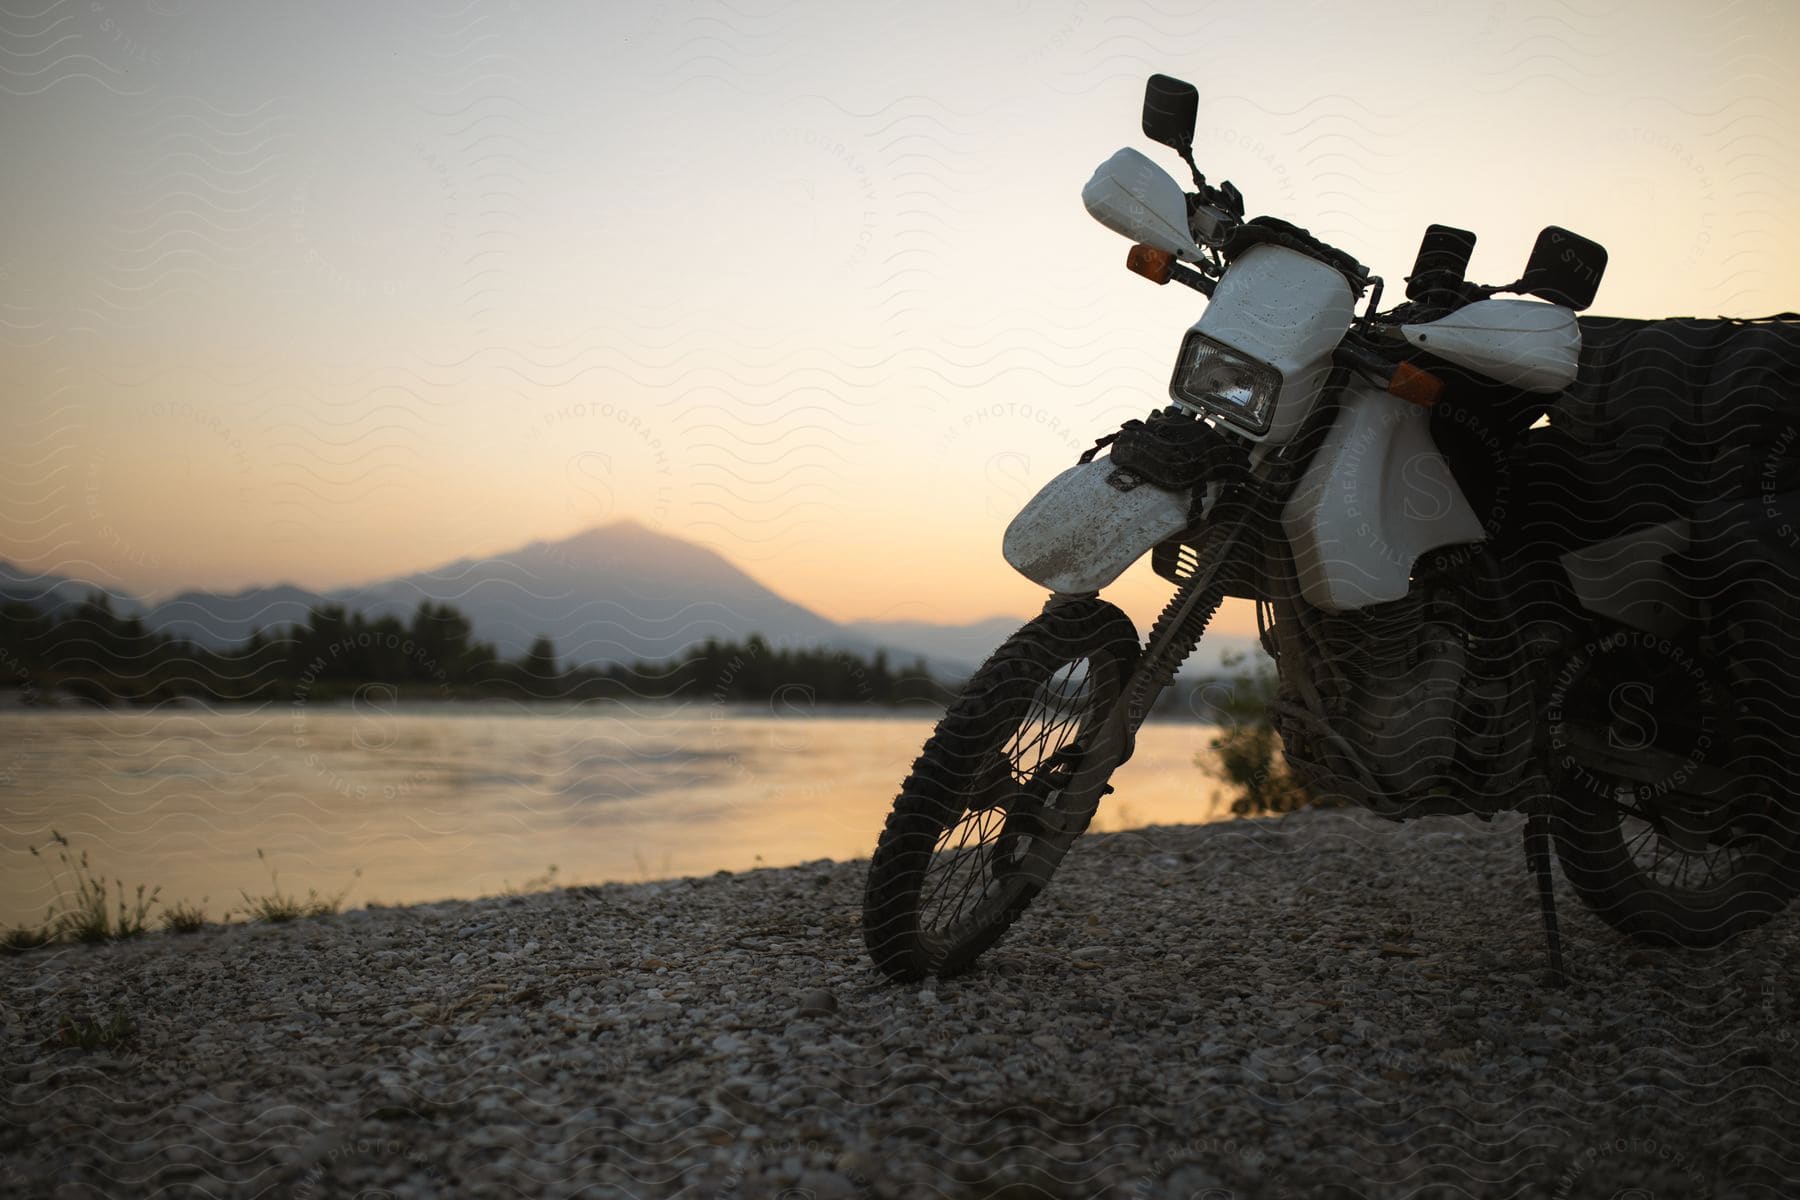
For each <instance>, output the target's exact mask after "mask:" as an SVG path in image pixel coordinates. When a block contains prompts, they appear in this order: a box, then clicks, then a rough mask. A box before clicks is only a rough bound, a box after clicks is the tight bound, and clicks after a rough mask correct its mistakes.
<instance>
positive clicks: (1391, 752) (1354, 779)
mask: <svg viewBox="0 0 1800 1200" xmlns="http://www.w3.org/2000/svg"><path fill="white" fill-rule="evenodd" d="M1483 607H1486V606H1483V605H1481V604H1478V603H1477V602H1476V601H1475V598H1474V596H1473V595H1472V594H1471V592H1470V591H1469V590H1467V589H1466V588H1465V587H1464V586H1463V585H1462V584H1461V583H1460V582H1458V581H1456V580H1454V579H1452V578H1441V579H1440V580H1438V581H1437V582H1435V583H1428V582H1424V581H1420V580H1417V579H1415V582H1414V588H1413V591H1412V592H1411V593H1410V594H1409V595H1407V596H1406V597H1405V598H1404V599H1401V600H1396V601H1394V602H1392V603H1389V604H1381V605H1375V606H1373V607H1371V608H1367V609H1362V610H1359V611H1354V612H1345V613H1326V612H1323V611H1321V610H1318V609H1315V608H1311V607H1310V606H1300V607H1298V608H1295V609H1290V610H1289V611H1288V612H1287V613H1285V614H1284V619H1283V620H1280V621H1278V622H1277V623H1276V625H1275V628H1274V629H1273V630H1271V632H1272V633H1274V634H1275V635H1276V637H1275V641H1276V644H1277V646H1278V647H1279V649H1280V651H1281V666H1282V671H1281V675H1282V688H1281V691H1280V693H1279V695H1278V699H1277V702H1276V704H1275V706H1274V713H1273V715H1274V719H1275V725H1276V728H1277V729H1278V730H1279V731H1280V733H1281V735H1282V741H1283V743H1284V745H1285V746H1286V750H1287V759H1288V763H1289V766H1290V767H1291V768H1292V769H1293V770H1294V771H1295V772H1296V774H1297V775H1299V776H1300V778H1301V779H1302V781H1303V782H1304V783H1305V784H1306V785H1307V786H1308V787H1309V788H1310V789H1312V790H1313V791H1314V792H1315V793H1317V794H1320V795H1333V796H1343V797H1346V798H1348V799H1352V800H1354V801H1355V802H1357V803H1359V804H1363V805H1365V806H1367V807H1369V808H1371V809H1373V810H1375V811H1377V812H1380V813H1381V814H1383V815H1384V816H1389V817H1394V818H1404V817H1414V816H1424V815H1426V814H1428V813H1436V812H1455V813H1467V812H1471V811H1474V812H1479V813H1480V814H1481V815H1483V816H1491V815H1493V813H1494V812H1497V811H1499V810H1500V809H1501V808H1503V807H1506V805H1505V803H1504V802H1503V801H1504V800H1505V799H1506V797H1507V796H1509V795H1510V794H1511V793H1512V791H1513V789H1514V788H1516V787H1517V786H1518V784H1519V783H1520V782H1522V780H1523V777H1524V773H1525V771H1526V769H1527V766H1528V764H1529V763H1530V761H1531V739H1530V721H1531V711H1530V706H1529V699H1528V696H1529V693H1528V690H1527V689H1524V688H1519V687H1515V678H1514V676H1515V674H1516V672H1517V671H1518V670H1519V667H1520V663H1519V656H1518V655H1517V654H1516V653H1512V652H1511V650H1510V647H1511V642H1510V640H1509V638H1508V637H1507V636H1506V634H1507V631H1506V630H1505V629H1504V628H1495V621H1494V615H1495V614H1494V613H1493V612H1492V611H1491V609H1490V610H1489V611H1486V612H1482V611H1478V610H1480V609H1482V608H1483ZM1296 652H1298V653H1300V654H1301V655H1302V656H1303V659H1304V661H1303V662H1299V663H1295V662H1292V661H1290V659H1289V657H1288V656H1289V655H1290V654H1293V653H1296Z"/></svg>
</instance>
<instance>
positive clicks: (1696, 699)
mask: <svg viewBox="0 0 1800 1200" xmlns="http://www.w3.org/2000/svg"><path fill="white" fill-rule="evenodd" d="M1773 599H1774V597H1773V596H1772V595H1771V594H1770V592H1769V590H1768V588H1767V587H1762V588H1758V587H1750V588H1747V589H1745V590H1744V591H1743V592H1741V593H1740V594H1739V595H1738V596H1737V597H1736V598H1735V599H1733V600H1732V601H1731V602H1730V603H1729V604H1728V605H1726V606H1724V607H1725V608H1727V609H1728V610H1729V611H1728V612H1724V613H1722V614H1721V615H1722V616H1726V617H1729V619H1728V620H1720V621H1716V622H1714V627H1715V628H1716V629H1718V630H1720V631H1721V632H1720V633H1719V634H1718V635H1717V636H1714V637H1711V638H1708V639H1706V640H1704V641H1700V642H1696V643H1694V644H1693V645H1691V646H1682V645H1680V644H1678V643H1673V642H1671V641H1669V640H1668V639H1661V638H1655V637H1652V636H1650V635H1646V634H1638V633H1635V632H1631V631H1622V632H1618V633H1615V634H1614V635H1612V637H1611V639H1610V641H1609V640H1608V639H1600V641H1599V642H1597V643H1596V644H1594V645H1592V646H1590V647H1588V648H1587V653H1586V655H1585V657H1582V658H1580V659H1579V660H1578V661H1577V663H1576V669H1575V670H1574V671H1572V672H1570V678H1569V679H1568V680H1567V683H1568V687H1567V690H1566V692H1565V693H1564V694H1563V695H1562V696H1561V697H1560V701H1561V709H1560V711H1553V714H1552V728H1553V730H1555V732H1554V733H1553V740H1555V741H1556V742H1557V743H1558V746H1557V752H1556V753H1555V754H1553V759H1554V760H1555V761H1553V763H1552V768H1553V772H1554V776H1555V779H1556V783H1557V790H1558V799H1559V812H1558V815H1557V820H1556V821H1555V822H1554V824H1553V828H1554V830H1555V833H1556V850H1557V856H1558V858H1559V859H1560V861H1561V863H1562V868H1563V874H1564V875H1565V876H1566V877H1567V878H1568V880H1569V883H1570V885H1571V886H1572V887H1573V888H1574V889H1575V892H1576V894H1577V895H1579V896H1580V897H1581V899H1582V901H1583V902H1584V903H1586V904H1587V905H1588V907H1590V908H1592V909H1593V910H1594V912H1595V913H1596V914H1598V915H1599V916H1600V917H1601V919H1603V920H1604V921H1606V922H1607V923H1608V924H1609V925H1611V926H1613V927H1614V928H1615V929H1618V930H1619V931H1620V932H1622V933H1625V934H1628V935H1629V936H1631V937H1633V938H1635V939H1637V940H1639V941H1643V942H1648V943H1652V944H1661V945H1680V946H1691V947H1710V946H1716V945H1718V944H1720V943H1721V942H1724V941H1725V940H1727V939H1728V938H1731V937H1733V936H1735V935H1737V934H1739V933H1742V932H1744V931H1745V930H1748V929H1753V928H1755V927H1756V926H1758V925H1761V924H1763V923H1764V922H1765V921H1767V920H1769V918H1770V917H1772V916H1774V915H1775V914H1776V913H1778V912H1780V911H1781V910H1782V909H1783V908H1785V907H1786V905H1787V903H1788V901H1789V899H1790V898H1791V896H1792V894H1793V877H1792V876H1793V872H1792V858H1793V854H1794V846H1795V836H1794V817H1793V814H1794V805H1795V801H1796V796H1795V791H1794V774H1793V771H1794V763H1793V761H1792V749H1793V738H1792V736H1791V734H1786V733H1784V730H1786V729H1787V728H1788V727H1789V722H1791V721H1792V720H1794V719H1795V718H1794V717H1793V716H1792V714H1793V713H1794V712H1795V711H1796V709H1795V706H1794V697H1793V696H1792V695H1791V693H1792V692H1793V690H1794V686H1795V684H1794V679H1793V676H1792V674H1791V669H1792V664H1793V662H1794V659H1793V657H1792V654H1791V651H1792V645H1791V644H1792V642H1793V638H1794V634H1793V630H1792V628H1791V622H1784V618H1783V616H1782V609H1781V607H1780V606H1779V605H1777V604H1775V603H1773ZM1557 699H1558V698H1556V697H1555V696H1554V693H1553V709H1556V708H1557ZM1558 718H1561V720H1560V722H1559V721H1558Z"/></svg>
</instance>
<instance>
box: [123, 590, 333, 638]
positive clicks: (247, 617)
mask: <svg viewBox="0 0 1800 1200" xmlns="http://www.w3.org/2000/svg"><path fill="white" fill-rule="evenodd" d="M328 603H330V601H329V600H327V599H326V598H325V597H323V596H321V595H319V593H317V592H309V591H307V590H306V589H305V588H298V587H294V586H292V585H291V584H279V585H277V586H275V587H265V588H249V589H246V590H245V591H241V592H232V593H231V594H229V595H221V594H220V593H218V592H183V593H181V594H180V595H179V596H175V597H172V598H170V599H168V600H164V601H163V602H162V603H161V604H158V605H156V606H154V607H153V608H151V609H150V611H149V612H148V613H146V614H145V616H144V624H145V625H146V626H148V627H149V628H151V629H153V630H155V631H156V632H158V633H166V634H169V635H170V636H171V637H180V638H186V639H188V640H189V641H191V642H195V643H198V644H199V645H202V646H212V647H220V646H229V645H236V644H237V643H238V642H241V641H243V640H244V639H245V638H248V637H249V636H250V635H251V634H253V633H256V632H258V631H260V630H264V629H273V628H285V627H286V626H289V625H301V624H304V623H305V622H306V614H307V613H308V611H310V610H311V609H312V608H313V607H314V606H315V605H319V604H328Z"/></svg>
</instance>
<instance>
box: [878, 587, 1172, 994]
mask: <svg viewBox="0 0 1800 1200" xmlns="http://www.w3.org/2000/svg"><path fill="white" fill-rule="evenodd" d="M1137 655H1138V638H1137V631H1136V629H1135V628H1133V626H1132V624H1131V621H1130V619H1129V618H1127V617H1126V616H1125V614H1124V613H1122V612H1120V611H1119V610H1118V609H1117V608H1115V607H1114V606H1113V605H1111V604H1108V603H1106V602H1105V601H1102V600H1098V599H1086V600H1071V601H1067V602H1064V603H1059V604H1055V605H1052V606H1051V607H1049V608H1047V609H1046V610H1045V611H1044V612H1043V613H1042V614H1041V615H1039V616H1038V617H1036V618H1034V619H1033V620H1031V621H1030V622H1028V623H1027V624H1026V625H1025V626H1024V627H1023V628H1021V629H1020V630H1019V631H1018V632H1017V633H1015V634H1013V635H1012V637H1010V638H1008V639H1007V640H1006V642H1004V643H1003V644H1002V645H1001V646H1000V648H999V649H998V650H996V651H994V653H993V655H992V656H991V657H990V658H989V659H988V660H987V662H986V663H985V664H983V666H982V668H981V669H980V670H979V671H977V672H976V673H975V675H974V676H973V677H972V678H971V679H970V680H969V682H968V683H967V685H965V686H964V688H963V691H962V693H961V695H960V696H958V698H957V700H956V702H955V703H954V704H952V705H951V706H950V708H949V710H948V711H946V712H945V714H944V716H943V718H942V719H941V720H940V721H939V722H938V724H937V728H936V730H935V731H934V732H933V733H932V735H931V738H930V740H929V741H927V742H926V743H925V748H924V750H923V751H922V752H921V753H920V754H919V757H918V759H917V760H916V761H915V762H914V763H913V768H912V773H911V774H910V775H908V776H907V778H906V781H905V782H904V783H903V784H901V787H900V795H899V796H898V797H897V798H896V799H895V801H894V807H893V811H892V812H891V813H890V814H889V815H888V819H887V826H886V828H884V829H883V830H882V834H881V840H880V842H879V844H878V845H877V846H876V847H875V855H874V858H873V860H872V861H871V862H870V864H869V881H868V888H867V891H866V893H865V895H864V899H863V940H864V942H865V943H866V944H867V946H868V948H869V954H870V957H872V958H873V959H874V961H875V965H876V967H877V968H879V969H880V970H881V972H882V974H884V975H886V976H887V977H888V978H890V979H893V980H896V981H907V980H915V979H919V978H922V977H923V976H925V975H928V974H932V975H952V974H955V973H956V972H958V971H962V970H966V969H967V968H968V967H969V966H970V965H971V964H972V963H973V962H974V961H975V959H976V957H977V956H979V955H980V954H981V952H982V951H984V950H986V949H987V948H988V947H989V946H991V945H993V944H994V943H995V942H996V941H998V940H999V938H1000V936H1001V935H1002V934H1004V933H1005V932H1006V930H1007V929H1008V928H1009V927H1010V926H1011V925H1012V923H1013V921H1015V920H1016V919H1017V918H1018V916H1019V914H1020V913H1022V912H1024V911H1025V908H1026V906H1027V905H1029V904H1030V903H1031V901H1032V899H1033V898H1034V897H1035V896H1036V895H1037V894H1038V892H1040V891H1042V890H1043V882H1042V881H1043V880H1047V879H1048V878H1049V873H1050V871H1052V870H1054V869H1055V867H1056V865H1057V864H1058V863H1060V862H1061V860H1062V857H1063V855H1064V854H1066V853H1067V852H1068V848H1069V846H1070V844H1072V843H1073V841H1074V839H1075V838H1076V837H1077V836H1079V835H1080V833H1081V832H1082V831H1083V830H1085V829H1086V828H1087V824H1088V822H1089V821H1090V820H1091V819H1092V818H1093V807H1092V806H1090V807H1089V808H1088V810H1087V812H1085V813H1082V814H1079V815H1078V819H1077V821H1076V825H1077V828H1075V829H1074V830H1073V832H1068V833H1059V834H1056V835H1055V836H1045V835H1043V834H1041V833H1039V832H1037V826H1036V825H1035V824H1034V816H1035V815H1036V814H1037V813H1039V812H1041V811H1043V810H1044V808H1045V806H1046V805H1051V804H1054V802H1055V799H1056V797H1057V795H1058V793H1059V791H1060V784H1062V783H1063V782H1066V780H1067V778H1068V773H1069V771H1070V770H1072V769H1073V767H1074V765H1075V763H1077V762H1078V761H1079V759H1080V755H1081V751H1082V749H1083V748H1084V739H1091V738H1092V736H1093V735H1094V733H1095V731H1097V730H1098V729H1099V728H1100V727H1101V725H1102V724H1103V723H1104V722H1105V720H1106V718H1107V717H1108V716H1109V715H1110V714H1111V713H1112V711H1113V708H1114V707H1115V706H1116V705H1117V703H1118V701H1119V696H1120V694H1121V692H1122V691H1123V688H1124V685H1125V681H1126V680H1127V679H1128V678H1129V677H1130V675H1131V670H1132V668H1133V666H1135V665H1136V662H1137ZM1026 863H1030V864H1031V865H1032V867H1033V868H1034V869H1033V872H1032V874H1031V875H1030V876H1028V875H1026V874H1025V873H1024V872H1023V871H1022V870H1021V867H1022V865H1023V864H1026Z"/></svg>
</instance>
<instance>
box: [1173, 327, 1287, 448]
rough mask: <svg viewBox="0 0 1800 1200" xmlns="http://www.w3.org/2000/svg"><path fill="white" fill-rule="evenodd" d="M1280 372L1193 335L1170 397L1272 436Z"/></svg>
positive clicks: (1178, 362) (1186, 343)
mask: <svg viewBox="0 0 1800 1200" xmlns="http://www.w3.org/2000/svg"><path fill="white" fill-rule="evenodd" d="M1279 391H1281V372H1279V371H1277V370H1276V369H1275V368H1274V367H1271V366H1270V365H1269V364H1268V363H1263V362H1258V361H1256V360H1255V359H1254V358H1248V357H1246V356H1244V355H1242V354H1239V353H1238V352H1237V351H1236V350H1233V349H1232V348H1231V347H1229V346H1225V345H1221V344H1220V343H1218V342H1215V341H1213V340H1212V339H1211V338H1209V337H1205V336H1203V335H1202V334H1200V333H1198V332H1193V331H1190V332H1189V333H1188V335H1187V340H1186V341H1184V342H1182V343H1181V355H1180V357H1179V358H1177V359H1176V362H1175V376H1174V378H1172V379H1170V380H1169V398H1170V399H1172V400H1174V401H1175V403H1177V404H1181V405H1186V406H1187V407H1189V408H1198V409H1200V410H1202V411H1204V412H1208V413H1211V414H1212V415H1213V416H1216V417H1219V418H1220V419H1222V420H1225V421H1229V422H1230V423H1231V424H1233V425H1236V426H1238V427H1239V428H1240V429H1244V430H1246V431H1248V432H1250V433H1267V432H1268V431H1269V420H1270V418H1271V417H1273V416H1274V414H1275V395H1276V393H1278V392H1279Z"/></svg>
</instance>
